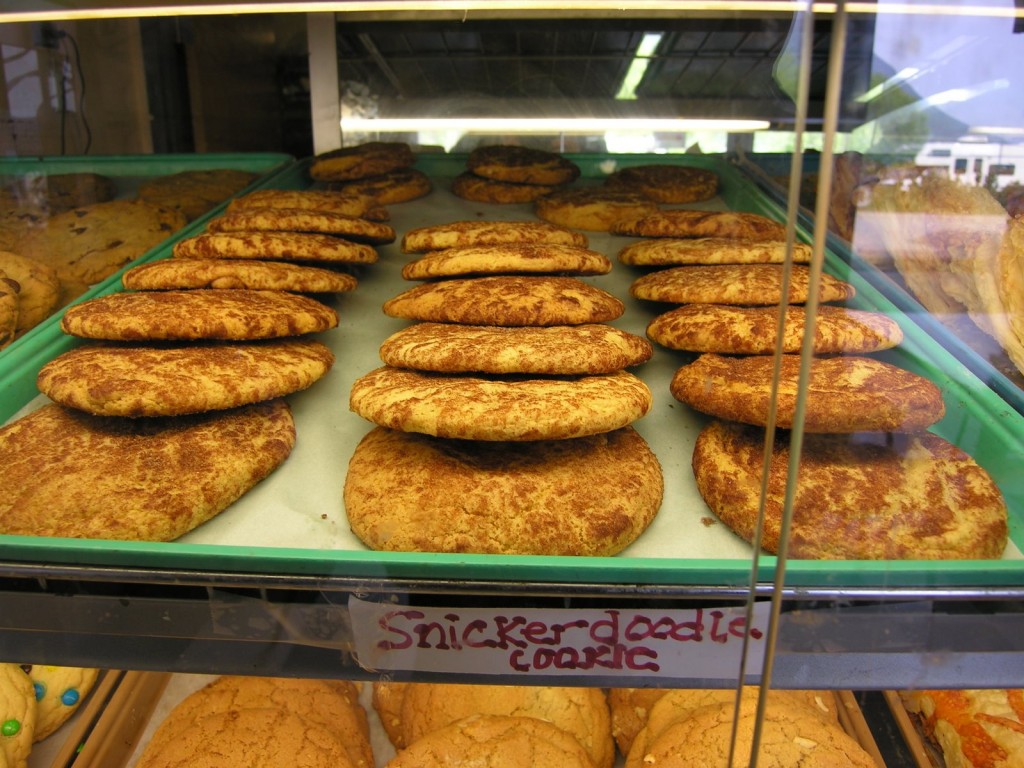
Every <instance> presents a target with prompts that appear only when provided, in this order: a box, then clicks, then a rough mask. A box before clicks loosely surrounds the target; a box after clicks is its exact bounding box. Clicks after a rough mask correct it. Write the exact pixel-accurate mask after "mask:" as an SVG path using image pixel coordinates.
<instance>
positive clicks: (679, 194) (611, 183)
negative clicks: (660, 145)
mask: <svg viewBox="0 0 1024 768" xmlns="http://www.w3.org/2000/svg"><path fill="white" fill-rule="evenodd" d="M604 184H605V186H606V187H608V188H609V189H614V190H622V191H627V192H638V193H640V194H642V195H645V196H646V197H648V198H650V199H651V200H656V201H657V202H659V203H696V202H700V201H703V200H710V199H711V198H713V197H714V196H715V195H717V194H718V174H717V173H715V172H714V171H712V170H709V169H707V168H694V167H692V166H686V165H668V164H659V163H654V164H650V165H634V166H630V167H628V168H620V169H619V170H617V171H615V172H613V173H611V174H609V175H608V176H606V177H605V180H604Z"/></svg>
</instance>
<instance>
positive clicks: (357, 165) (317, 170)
mask: <svg viewBox="0 0 1024 768" xmlns="http://www.w3.org/2000/svg"><path fill="white" fill-rule="evenodd" d="M415 162H416V155H415V154H414V153H413V151H412V148H411V147H410V146H409V145H408V144H406V143H405V142H401V141H367V142H365V143H363V144H356V145H354V146H350V147H341V148H340V149H334V150H331V151H330V152H322V153H320V154H319V155H317V156H316V157H314V158H313V162H312V164H311V165H310V166H309V175H310V176H311V177H312V178H313V179H314V180H315V181H351V180H352V179H362V178H365V177H367V176H379V175H381V174H382V173H388V172H389V171H394V170H396V169H398V168H408V167H409V166H411V165H412V164H413V163H415Z"/></svg>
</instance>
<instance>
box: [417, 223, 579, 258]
mask: <svg viewBox="0 0 1024 768" xmlns="http://www.w3.org/2000/svg"><path fill="white" fill-rule="evenodd" d="M588 242H589V241H588V239H587V236H586V235H584V234H583V233H582V232H573V231H572V230H571V229H567V228H566V227H560V226H557V225H555V224H549V223H547V222H544V221H520V220H514V221H493V220H480V221H477V220H471V221H451V222H447V223H445V224H432V225H430V226H427V227H417V228H416V229H410V230H408V231H407V232H406V233H405V235H403V236H402V244H401V246H402V253H427V252H428V251H443V250H444V249H446V248H462V247H465V246H470V245H502V244H506V243H554V244H559V245H575V246H578V247H580V248H586V247H587V245H588Z"/></svg>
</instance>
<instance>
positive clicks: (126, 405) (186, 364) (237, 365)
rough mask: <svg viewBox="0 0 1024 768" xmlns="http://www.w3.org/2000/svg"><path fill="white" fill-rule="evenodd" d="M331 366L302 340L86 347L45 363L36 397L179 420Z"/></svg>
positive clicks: (281, 391) (310, 379)
mask: <svg viewBox="0 0 1024 768" xmlns="http://www.w3.org/2000/svg"><path fill="white" fill-rule="evenodd" d="M333 364H334V355H333V353H332V352H331V350H330V349H329V348H328V347H326V346H325V345H324V344H321V343H320V342H319V341H313V340H312V339H306V338H287V339H268V340H266V341H253V342H231V343H220V342H209V343H198V342H196V343H189V344H186V345H153V346H150V345H123V344H107V343H99V344H86V345H82V346H79V347H75V348H74V349H71V350H69V351H67V352H64V353H63V354H61V355H59V356H57V357H55V358H54V359H53V360H51V361H50V362H48V363H46V365H44V366H43V367H42V369H41V370H40V371H39V375H38V377H37V379H36V381H37V384H38V386H39V391H40V392H42V393H43V394H45V395H47V396H48V397H49V398H50V399H51V400H53V401H54V402H56V403H60V404H61V405H64V406H67V407H69V408H77V409H78V410H80V411H85V412H87V413H92V414H94V415H97V416H125V417H130V418H137V417H140V416H179V415H182V414H186V413H203V412H205V411H218V410H224V409H227V408H235V407H237V406H240V405H249V404H251V403H258V402H262V401H264V400H270V399H272V398H275V397H284V396H285V395H290V394H293V393H295V392H299V391H301V390H303V389H306V388H308V387H310V386H312V385H313V383H314V382H316V381H318V380H319V379H320V378H321V377H322V376H324V375H325V374H326V373H327V372H328V371H329V370H330V369H331V366H332V365H333Z"/></svg>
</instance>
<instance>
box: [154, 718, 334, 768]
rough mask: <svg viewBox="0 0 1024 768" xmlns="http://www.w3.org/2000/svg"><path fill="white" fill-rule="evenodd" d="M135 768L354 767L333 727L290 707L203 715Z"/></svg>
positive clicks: (160, 745)
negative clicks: (293, 710)
mask: <svg viewBox="0 0 1024 768" xmlns="http://www.w3.org/2000/svg"><path fill="white" fill-rule="evenodd" d="M135 765H136V768H185V767H186V766H188V767H189V768H272V766H280V765H294V766H303V768H352V766H353V763H352V761H351V760H350V759H349V757H348V753H347V752H346V751H345V745H344V744H342V742H341V739H340V738H338V737H337V736H336V735H335V734H333V733H332V732H331V731H329V730H327V729H326V728H324V727H323V726H321V725H317V724H316V723H312V722H310V721H309V720H306V719H305V718H303V717H300V716H299V715H296V714H294V713H293V712H290V711H288V710H286V709H281V708H277V707H264V708H259V709H255V708H254V709H232V710H228V711H226V712H217V713H215V714H212V715H207V716H206V717H203V718H200V719H198V720H196V721H195V722H194V723H192V727H191V728H189V729H187V730H186V731H184V732H183V733H182V734H181V735H180V736H179V737H178V738H176V739H169V740H167V741H160V742H158V744H157V745H156V747H154V748H153V749H149V748H147V749H145V750H143V753H142V755H141V757H139V760H138V762H137V763H136V764H135Z"/></svg>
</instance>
